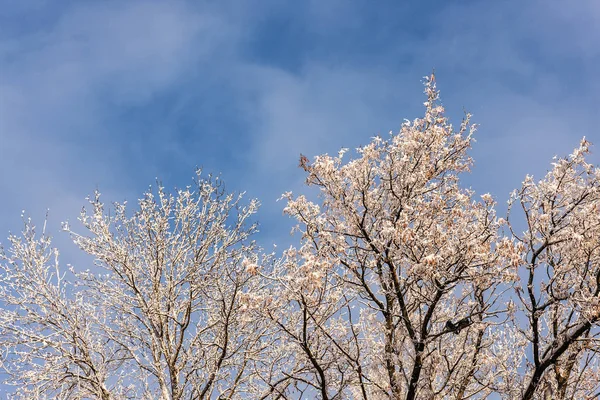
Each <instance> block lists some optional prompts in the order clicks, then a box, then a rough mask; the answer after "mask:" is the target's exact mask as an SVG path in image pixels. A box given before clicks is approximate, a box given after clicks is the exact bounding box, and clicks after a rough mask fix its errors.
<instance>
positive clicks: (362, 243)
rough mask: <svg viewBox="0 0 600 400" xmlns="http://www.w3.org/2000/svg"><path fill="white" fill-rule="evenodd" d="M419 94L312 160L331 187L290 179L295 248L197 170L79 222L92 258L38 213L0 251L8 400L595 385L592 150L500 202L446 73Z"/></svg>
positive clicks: (344, 395)
mask: <svg viewBox="0 0 600 400" xmlns="http://www.w3.org/2000/svg"><path fill="white" fill-rule="evenodd" d="M425 94H426V98H427V101H426V102H425V103H424V106H425V114H424V116H423V117H422V118H419V119H415V120H414V121H412V122H411V121H405V123H403V124H402V126H401V128H400V131H399V132H398V133H395V134H394V133H390V135H389V136H386V137H375V138H372V140H371V141H370V142H369V143H367V144H366V145H365V146H362V147H360V148H358V149H357V150H356V152H351V153H352V154H353V156H350V154H349V152H348V150H347V149H342V150H341V151H340V152H339V153H338V154H337V155H336V156H329V155H327V154H325V155H321V156H317V157H315V158H314V159H313V160H309V159H308V158H307V157H305V156H301V159H300V167H301V168H302V169H303V170H304V171H305V172H306V174H307V184H308V185H309V186H312V187H313V188H315V189H316V191H317V192H318V198H314V199H312V200H311V199H309V198H307V197H306V196H303V195H299V196H295V195H293V194H292V193H286V194H284V195H283V199H284V200H285V201H286V205H285V208H284V212H285V213H286V214H288V215H289V216H291V217H292V218H294V219H295V221H296V223H297V225H296V226H295V228H294V231H295V232H297V233H299V235H298V236H299V242H298V243H297V244H296V245H295V246H291V247H289V248H288V249H287V250H285V251H284V252H283V253H276V252H273V253H271V254H263V253H262V252H261V251H260V249H259V248H258V246H257V245H255V243H254V242H253V241H252V240H251V235H252V234H253V233H254V232H255V231H256V226H255V225H254V224H252V223H251V221H250V220H251V218H253V217H252V216H253V214H254V213H255V211H256V209H257V206H258V205H257V202H256V201H250V202H249V203H248V204H246V205H244V204H245V203H242V198H241V196H234V195H231V194H227V193H225V192H224V191H223V189H222V186H221V184H220V183H219V181H218V179H212V178H210V177H209V178H207V179H204V178H202V177H201V175H200V174H198V175H197V178H196V180H195V182H194V185H193V186H191V187H188V188H185V189H184V190H179V191H177V192H176V193H174V194H169V193H168V192H166V191H165V190H164V188H163V187H162V186H161V185H159V186H158V188H156V189H155V190H149V191H148V192H147V193H145V194H144V196H143V197H142V199H140V200H139V201H138V204H137V207H134V209H131V208H130V207H126V204H125V203H123V204H119V203H115V204H114V205H112V207H110V209H109V210H108V209H105V204H104V203H103V202H102V201H101V200H100V194H99V193H95V195H94V196H93V197H92V198H90V199H89V207H88V208H87V209H84V211H83V212H82V213H81V218H80V222H81V224H82V225H83V228H82V232H79V231H77V230H71V228H70V227H69V226H68V225H66V226H65V230H66V231H68V232H69V233H70V235H71V237H72V238H73V240H74V242H75V243H76V244H77V245H78V246H79V247H80V248H81V249H82V250H83V251H84V252H85V253H87V254H88V255H91V256H92V257H93V258H94V259H95V260H96V265H95V266H94V267H93V268H90V270H88V271H86V272H81V268H78V269H70V270H65V269H64V268H63V267H62V266H61V265H60V264H59V262H58V251H57V250H55V249H53V248H52V247H51V244H50V238H49V236H48V234H47V233H46V232H45V228H44V229H42V232H41V234H40V233H38V234H36V232H35V227H34V226H33V224H32V223H31V221H29V220H25V221H24V229H23V233H22V235H21V236H11V237H10V238H9V243H8V247H7V248H6V249H3V250H2V252H1V253H0V303H1V307H0V350H1V351H2V353H1V359H0V361H1V364H0V368H1V370H0V372H3V373H4V374H5V375H6V376H8V383H10V384H13V385H14V386H16V388H17V393H16V394H15V397H16V398H24V399H54V398H56V399H65V400H66V399H87V398H90V399H103V400H109V399H115V400H116V399H127V398H130V399H163V400H167V399H168V400H172V399H173V400H175V399H206V400H208V399H211V400H212V399H237V398H243V399H261V400H266V399H273V400H275V399H289V400H291V399H295V400H296V399H297V400H299V399H312V398H315V399H323V400H334V399H335V400H342V399H363V400H366V399H369V400H379V399H394V400H397V399H406V400H414V399H426V400H438V399H460V400H464V399H486V398H489V399H492V398H499V397H500V398H505V399H521V400H530V399H539V400H542V399H544V400H548V399H559V400H560V399H592V398H594V399H595V398H598V397H599V396H600V365H599V360H598V357H599V355H598V351H599V350H600V337H599V335H600V169H598V168H595V167H594V166H592V165H591V164H590V163H589V162H588V161H586V157H587V154H588V153H589V147H590V144H589V143H588V142H587V141H585V140H583V141H582V142H581V144H580V146H579V147H578V148H577V149H575V151H574V152H573V153H572V154H571V155H570V156H568V157H567V158H564V159H557V160H555V162H554V164H553V165H552V168H551V170H550V171H549V172H548V173H547V175H546V176H545V177H544V178H543V179H542V180H540V181H535V180H534V179H533V177H530V176H527V177H526V179H525V181H524V182H523V184H522V186H521V188H520V189H519V190H517V191H515V192H514V193H513V195H512V196H511V199H510V200H509V210H508V214H507V217H506V219H503V218H497V217H496V211H495V208H496V203H495V200H494V199H493V198H492V196H491V195H490V194H487V193H486V194H476V193H475V192H474V191H472V190H470V189H466V188H464V187H463V186H462V185H461V182H460V178H461V176H462V175H461V174H464V173H467V172H469V170H470V168H471V166H472V160H471V158H470V157H469V154H468V152H469V150H470V148H471V145H472V143H473V140H474V139H473V135H474V131H475V127H474V126H473V125H472V124H471V123H470V118H471V116H470V115H469V114H466V115H465V118H464V120H463V121H462V123H461V124H460V126H458V127H457V128H454V127H453V126H452V125H451V124H450V123H449V121H448V119H447V118H446V116H445V115H444V108H443V107H442V105H441V103H440V101H439V98H438V91H437V89H436V84H435V79H434V77H433V76H431V77H429V78H426V81H425ZM522 230H524V232H522V233H520V232H521V231H522ZM78 267H81V266H78ZM84 268H85V267H84ZM71 282H72V283H71Z"/></svg>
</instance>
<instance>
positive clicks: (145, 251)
mask: <svg viewBox="0 0 600 400" xmlns="http://www.w3.org/2000/svg"><path fill="white" fill-rule="evenodd" d="M241 199H242V198H241V196H234V195H232V194H226V193H225V192H224V191H223V189H222V186H221V184H220V183H219V181H218V180H216V179H214V180H213V179H211V178H208V179H203V178H202V177H201V176H200V173H198V176H197V179H196V181H195V184H194V186H193V187H187V188H186V189H184V190H179V191H178V192H177V193H176V195H170V194H168V193H166V192H165V190H164V189H163V187H162V186H160V185H159V187H158V188H157V190H156V192H153V191H148V192H147V193H145V195H144V197H143V198H142V199H140V200H139V204H138V209H137V210H136V211H135V213H133V215H131V216H128V215H127V212H126V206H125V204H118V203H115V204H114V207H113V210H112V211H111V212H106V211H105V209H104V208H105V206H104V203H102V202H101V200H100V194H99V193H96V194H95V195H94V197H92V198H91V199H90V206H91V207H90V208H91V209H90V210H89V211H86V210H84V211H82V214H81V218H80V219H81V222H82V223H83V226H84V227H85V228H86V229H87V233H86V234H79V233H75V232H74V231H72V230H71V229H70V227H68V226H65V229H66V230H67V231H69V232H70V233H71V235H72V237H73V239H74V241H75V243H76V244H77V245H79V247H80V248H81V249H82V250H83V251H85V252H86V253H88V254H90V255H92V256H93V257H95V259H96V261H97V262H96V264H97V268H96V269H95V270H94V271H92V272H82V273H75V282H76V285H71V284H69V283H68V282H66V281H65V280H64V272H62V271H61V269H60V267H59V265H58V261H56V262H55V264H54V265H50V264H49V262H50V256H51V255H52V254H53V253H54V254H57V253H56V252H55V251H53V250H51V249H50V240H49V238H48V237H47V236H45V235H44V236H43V237H42V238H41V239H36V238H35V235H34V229H33V227H32V225H31V224H30V223H27V224H26V227H25V232H24V237H23V238H20V239H19V238H16V237H11V243H12V248H11V249H10V250H9V253H8V254H5V255H4V257H3V258H4V259H5V260H6V261H8V262H7V263H6V266H5V267H4V268H3V270H2V272H3V274H2V278H3V283H4V284H3V286H2V289H1V290H2V295H3V298H4V300H3V301H4V303H5V304H4V307H3V315H2V319H1V325H0V329H1V331H0V332H1V333H2V336H1V337H0V340H1V341H2V342H1V343H2V348H3V349H5V356H4V369H5V371H8V372H9V373H10V374H11V376H12V377H13V383H17V384H21V385H22V389H21V391H20V394H22V396H23V397H25V398H31V397H35V396H38V395H40V396H41V395H44V396H48V397H52V396H54V395H56V394H59V393H60V394H65V395H66V396H67V398H82V397H88V396H91V397H95V398H102V399H109V398H152V399H155V398H160V399H169V400H171V399H172V400H176V399H192V398H193V399H210V398H213V397H214V396H215V394H217V395H220V396H222V397H225V398H234V397H239V396H240V395H241V393H242V392H244V390H245V387H246V385H247V380H248V377H249V371H250V368H249V366H250V364H251V362H252V360H253V356H254V353H256V352H259V351H260V346H261V340H260V338H261V332H262V329H263V328H262V327H261V326H260V323H257V322H256V321H253V320H250V319H248V318H245V317H244V315H243V313H241V312H240V309H241V306H242V302H243V299H244V296H245V295H246V294H247V293H249V292H251V291H252V288H253V285H254V282H253V281H255V280H256V279H254V277H255V272H254V271H253V270H252V268H249V265H254V263H255V262H256V259H257V255H256V248H255V245H254V243H253V242H251V241H250V236H251V235H252V233H254V232H255V230H256V226H255V225H254V224H250V223H249V218H250V217H251V216H252V214H253V213H254V212H255V211H256V208H257V202H255V201H251V202H250V203H249V204H248V205H246V206H243V205H242V204H241ZM34 393H35V396H34Z"/></svg>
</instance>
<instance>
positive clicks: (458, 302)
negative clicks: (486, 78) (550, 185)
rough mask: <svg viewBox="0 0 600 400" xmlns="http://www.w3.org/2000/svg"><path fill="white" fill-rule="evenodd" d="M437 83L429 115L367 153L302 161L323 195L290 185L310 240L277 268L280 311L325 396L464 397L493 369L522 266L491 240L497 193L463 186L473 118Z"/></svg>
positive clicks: (299, 364) (481, 387) (303, 375)
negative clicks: (504, 301)
mask: <svg viewBox="0 0 600 400" xmlns="http://www.w3.org/2000/svg"><path fill="white" fill-rule="evenodd" d="M426 94H427V102H426V103H425V116H424V118H422V119H417V120H415V121H413V122H406V123H404V124H403V125H402V128H401V130H400V133H399V134H396V135H390V136H389V137H388V138H387V139H383V138H379V137H376V138H374V139H373V140H372V141H371V143H369V144H367V145H366V146H364V147H361V148H359V149H358V154H359V157H358V158H356V159H353V160H350V161H347V162H344V160H343V156H344V153H345V151H342V152H340V154H339V155H338V156H337V157H331V156H328V155H324V156H319V157H316V158H315V160H314V162H312V163H311V162H309V161H308V159H306V158H305V157H303V158H302V159H301V166H302V167H303V168H304V169H305V170H306V172H307V173H308V178H307V182H308V184H309V185H314V186H317V187H318V188H319V189H320V201H319V204H316V203H313V202H311V201H309V200H307V199H306V198H305V197H304V196H299V197H297V198H294V197H293V196H292V195H291V194H290V193H288V194H286V195H284V197H285V198H286V199H287V200H288V204H287V207H286V209H285V211H286V212H287V213H288V214H290V215H292V216H294V217H295V218H296V219H297V220H298V221H299V225H298V227H297V230H298V231H300V232H301V233H302V240H303V245H302V247H301V248H300V249H299V250H293V251H291V252H293V253H294V256H293V257H292V256H290V253H291V252H288V257H287V259H286V261H285V262H282V263H281V264H280V265H279V268H280V269H281V270H279V271H275V272H274V274H273V276H274V279H277V280H278V281H279V282H280V285H281V288H280V289H278V291H279V292H280V293H283V294H284V295H285V296H286V297H287V301H288V303H287V306H285V307H287V308H286V309H285V311H281V315H280V316H279V317H277V316H273V317H274V318H273V319H274V320H275V321H276V322H277V324H279V327H280V329H281V331H282V335H283V336H288V337H292V338H293V342H295V343H298V345H297V350H296V352H295V354H296V356H295V358H296V359H295V360H294V363H292V364H290V365H292V366H293V369H292V370H291V371H286V372H285V373H287V374H289V375H292V374H297V375H298V378H297V380H298V381H305V382H308V383H307V384H309V385H313V386H314V390H316V391H317V392H319V393H320V394H321V396H322V397H327V398H336V397H343V398H400V397H402V398H417V397H418V398H443V397H446V396H452V397H455V396H459V397H460V396H468V395H470V394H475V393H479V394H484V393H486V392H487V391H488V390H489V388H488V384H489V382H492V381H493V379H494V375H493V373H494V371H493V369H492V368H491V367H490V366H488V365H487V364H486V363H485V360H486V359H487V358H490V357H489V356H487V358H486V354H487V353H489V350H488V348H489V347H490V345H491V343H492V342H493V335H492V332H491V330H490V325H491V324H492V320H491V319H490V317H491V316H493V315H494V314H495V313H496V312H498V311H499V310H498V307H496V306H495V299H496V286H497V284H498V283H499V282H500V281H501V280H503V279H504V280H507V281H508V280H510V279H512V278H514V276H512V275H511V274H509V273H505V271H504V269H503V267H502V265H501V263H500V262H499V260H498V258H497V256H496V255H495V253H494V252H493V251H492V247H493V246H494V242H495V240H496V231H497V222H496V218H495V212H494V202H493V200H492V199H491V196H489V195H484V196H482V198H481V199H478V198H476V197H475V196H474V194H473V193H472V192H471V191H468V190H464V189H461V188H460V187H459V186H458V175H459V173H461V172H465V171H468V170H469V167H470V166H471V160H470V158H469V157H468V155H467V150H468V149H469V148H470V146H471V142H472V134H473V131H474V127H473V126H471V125H470V123H469V118H470V116H469V115H467V116H466V117H465V120H464V121H463V123H462V124H461V126H460V128H459V130H458V131H455V130H454V129H453V127H452V126H451V125H450V124H449V123H448V121H447V119H446V117H445V116H444V109H443V107H442V106H441V105H440V104H439V101H438V93H437V91H436V89H435V82H434V80H433V79H431V80H428V81H427V83H426ZM453 321H454V322H456V323H457V324H458V325H457V326H454V325H453ZM448 322H449V324H447V323H448ZM303 330H310V332H311V335H310V339H308V340H303V339H302V337H299V336H300V334H301V333H302V332H303ZM284 384H286V385H287V384H288V383H287V381H286V382H284Z"/></svg>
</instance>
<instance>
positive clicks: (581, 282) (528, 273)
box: [509, 139, 600, 400]
mask: <svg viewBox="0 0 600 400" xmlns="http://www.w3.org/2000/svg"><path fill="white" fill-rule="evenodd" d="M588 152H589V142H587V141H586V140H585V139H584V140H582V142H581V145H580V147H579V148H577V149H575V151H574V152H573V153H572V154H571V155H570V156H569V157H568V158H564V159H558V160H556V161H555V162H554V165H553V168H552V170H550V171H549V172H548V174H547V175H546V176H545V178H544V179H542V180H541V181H539V182H537V183H536V182H535V181H534V179H533V177H531V176H527V177H526V178H525V181H524V182H523V185H522V187H521V189H519V190H518V191H515V192H514V193H513V196H512V198H511V202H510V204H511V210H512V209H513V208H514V206H515V205H517V206H518V208H517V212H519V211H520V212H521V214H522V215H523V216H524V219H525V221H526V224H527V225H526V226H527V230H526V231H525V232H523V233H522V234H520V233H516V232H515V230H514V229H512V227H511V226H510V225H509V227H511V232H512V236H513V237H514V240H515V242H516V243H517V244H518V246H519V250H520V254H519V257H520V259H521V262H520V263H519V264H521V265H522V267H523V268H524V270H523V271H522V278H523V279H522V281H521V285H520V287H519V290H517V294H518V295H519V299H520V300H521V304H522V307H523V312H524V313H525V315H526V317H527V320H528V326H527V327H526V328H523V329H522V330H521V331H522V335H523V337H524V339H525V342H526V344H527V351H528V352H531V354H532V359H531V360H528V362H527V373H526V375H525V376H524V382H523V388H522V389H521V390H522V391H523V392H522V393H520V394H519V396H518V397H521V398H522V399H527V400H529V399H533V398H542V397H536V396H538V393H539V392H540V391H541V390H540V387H541V386H547V387H549V388H550V389H549V390H550V391H551V392H552V393H553V396H552V398H554V399H567V398H569V399H570V398H593V397H596V396H597V394H598V391H599V390H600V369H599V364H598V353H597V352H598V338H599V335H600V330H599V329H598V323H599V322H600V170H599V169H597V168H594V167H593V166H592V165H591V164H589V163H588V162H586V160H585V156H586V154H587V153H588ZM523 350H525V349H523ZM542 384H544V385H542ZM594 394H596V395H594ZM515 398H517V395H516V394H515Z"/></svg>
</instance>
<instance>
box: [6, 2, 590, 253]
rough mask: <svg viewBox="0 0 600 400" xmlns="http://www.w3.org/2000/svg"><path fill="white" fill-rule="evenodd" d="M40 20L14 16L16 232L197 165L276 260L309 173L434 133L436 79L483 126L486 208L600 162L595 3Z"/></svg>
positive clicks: (36, 15)
mask: <svg viewBox="0 0 600 400" xmlns="http://www.w3.org/2000/svg"><path fill="white" fill-rule="evenodd" d="M30 4H33V6H31V5H30V6H29V7H30V8H28V9H20V10H19V9H17V8H15V6H14V5H11V3H5V4H4V5H3V6H2V12H1V13H2V15H3V19H2V21H12V22H11V23H6V24H3V28H2V29H1V30H0V144H1V145H0V169H1V170H2V171H4V172H3V174H2V178H1V180H0V185H1V186H2V190H3V193H4V194H5V196H3V197H2V199H1V200H0V230H2V231H5V232H6V231H7V230H8V229H13V230H14V229H16V221H17V219H18V214H19V212H20V210H21V209H22V208H26V209H28V210H31V211H32V212H34V213H37V215H38V216H39V215H40V214H41V213H42V212H43V210H45V208H46V207H50V209H51V213H52V214H51V215H54V216H56V218H57V219H64V218H70V219H73V218H74V216H75V215H76V213H77V210H78V209H79V207H80V206H81V205H82V203H83V197H84V196H85V194H87V193H89V192H90V191H91V190H93V189H94V188H95V187H96V186H98V187H99V188H100V189H101V191H103V192H106V197H107V198H108V199H114V200H121V199H123V198H128V199H130V200H131V199H133V198H137V197H138V196H139V194H140V193H141V191H142V190H143V189H144V188H145V187H146V186H147V184H149V183H152V180H153V178H154V177H155V176H159V177H162V178H163V179H164V180H165V184H166V185H168V186H173V185H179V186H181V185H184V184H186V183H188V182H189V180H188V178H189V177H191V175H192V171H191V170H192V168H193V167H194V166H196V165H198V166H204V167H205V168H206V169H207V170H209V171H212V172H219V171H223V173H224V178H225V180H226V182H227V183H228V187H229V188H231V189H232V190H239V191H241V190H248V191H249V192H250V194H251V195H252V196H257V197H259V198H260V199H261V200H262V202H263V204H264V205H265V206H264V207H263V210H262V211H261V215H260V218H261V220H263V226H264V231H265V236H264V237H265V238H266V239H265V240H268V241H276V240H278V238H281V237H283V236H282V233H284V232H285V233H287V231H288V229H289V224H290V222H289V221H287V220H285V219H283V218H281V217H280V216H281V208H282V207H281V204H277V203H275V202H274V201H275V199H276V198H277V197H279V195H280V194H281V193H282V192H283V191H286V190H295V191H297V190H299V189H300V186H301V182H302V180H303V176H302V174H301V171H299V170H297V169H296V165H297V160H298V156H299V154H300V153H304V154H306V155H307V156H314V155H316V154H319V153H323V152H330V153H332V152H336V151H337V150H338V149H339V148H340V147H350V148H352V147H356V146H358V145H361V144H365V143H366V142H367V141H368V140H369V138H370V137H371V136H374V135H376V134H386V133H387V132H388V131H390V130H393V131H396V130H397V129H398V127H399V125H400V123H401V122H402V119H403V118H410V119H412V118H415V117H418V116H419V115H420V113H421V107H420V102H421V101H422V98H421V97H420V94H421V87H420V82H419V80H420V78H421V77H422V76H423V75H425V74H427V73H429V72H430V71H431V70H432V68H434V67H435V68H436V74H437V76H438V82H439V86H440V88H441V89H442V99H443V101H444V103H445V104H446V105H447V106H448V109H449V112H450V113H451V115H452V116H453V117H456V122H457V123H458V119H459V118H460V117H461V113H462V108H463V107H465V108H466V109H467V110H469V111H471V112H473V113H474V114H475V121H476V122H477V123H479V124H481V129H480V133H479V136H478V137H479V142H478V143H477V144H476V147H475V150H474V157H475V159H476V168H475V170H474V173H473V174H472V175H471V176H469V177H467V178H466V182H467V183H468V184H470V185H473V186H474V187H475V188H476V189H477V190H479V191H491V192H492V193H494V194H495V195H496V196H497V197H499V199H500V200H501V201H502V200H504V197H505V196H506V195H507V193H508V191H509V190H510V189H511V188H512V187H514V186H515V185H518V184H519V182H520V181H521V179H522V177H523V176H524V175H525V173H527V172H533V173H536V174H538V175H539V174H541V173H543V171H544V170H545V169H546V167H547V165H548V163H549V161H550V159H551V157H552V155H554V154H566V153H568V152H569V151H570V149H571V148H573V147H574V146H575V145H576V144H577V142H578V141H579V139H580V137H581V136H584V135H587V136H588V137H589V138H590V139H591V140H592V141H594V142H598V145H599V146H600V135H598V133H597V131H596V130H595V129H596V128H595V126H596V121H595V116H594V114H595V112H596V111H597V110H598V109H600V95H599V94H598V93H600V92H599V91H598V89H600V78H598V77H597V76H596V75H595V74H594V72H593V71H594V68H595V65H597V63H598V61H600V60H599V54H600V52H599V46H598V44H597V42H596V41H595V40H594V38H595V37H598V26H600V24H598V23H596V22H597V21H598V19H599V12H598V10H599V8H598V6H597V3H596V2H594V1H591V0H590V1H582V2H577V3H571V4H570V6H569V7H568V8H565V7H564V4H565V3H564V2H558V1H549V2H548V1H544V2H542V1H536V2H528V3H525V4H521V3H518V2H516V1H515V2H496V3H489V2H486V3H483V2H461V3H446V2H440V3H439V4H433V5H416V4H415V5H407V4H403V5H396V3H395V2H389V3H387V4H386V3H382V4H381V5H380V6H378V7H373V6H372V5H371V4H369V3H367V2H352V3H347V2H331V3H329V2H327V4H325V3H323V2H316V1H314V2H308V3H305V4H294V5H282V4H281V3H278V2H261V3H260V4H254V5H252V6H249V5H248V4H247V3H244V2H219V3H211V2H206V3H192V2H189V3H186V2H172V3H163V2H152V1H133V2H126V3H122V2H121V3H119V2H102V3H97V2H73V3H71V2H64V3H62V4H60V6H56V3H55V2H43V1H40V2H37V3H30ZM19 7H25V6H23V5H21V6H19ZM0 18H2V17H0ZM597 152H600V150H597ZM595 159H596V160H598V158H597V157H596V158H595Z"/></svg>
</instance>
